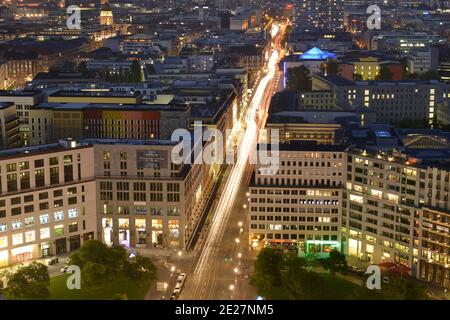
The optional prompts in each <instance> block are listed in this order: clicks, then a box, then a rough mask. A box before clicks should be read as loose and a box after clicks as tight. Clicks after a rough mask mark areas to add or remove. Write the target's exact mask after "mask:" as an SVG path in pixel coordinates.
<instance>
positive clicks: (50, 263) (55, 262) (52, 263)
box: [45, 257, 59, 266]
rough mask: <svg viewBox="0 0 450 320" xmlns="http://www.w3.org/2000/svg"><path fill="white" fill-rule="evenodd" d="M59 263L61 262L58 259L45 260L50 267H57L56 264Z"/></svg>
mask: <svg viewBox="0 0 450 320" xmlns="http://www.w3.org/2000/svg"><path fill="white" fill-rule="evenodd" d="M58 262H59V260H58V257H51V258H48V259H45V263H46V264H47V265H48V266H52V265H55V264H57V263H58Z"/></svg>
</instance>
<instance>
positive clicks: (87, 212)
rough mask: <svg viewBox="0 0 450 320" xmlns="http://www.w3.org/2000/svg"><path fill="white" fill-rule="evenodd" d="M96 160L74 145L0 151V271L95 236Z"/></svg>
mask: <svg viewBox="0 0 450 320" xmlns="http://www.w3.org/2000/svg"><path fill="white" fill-rule="evenodd" d="M93 161H94V152H93V148H92V146H91V147H89V146H77V145H75V144H74V143H73V142H61V143H57V144H52V145H45V146H37V147H27V148H19V149H10V150H5V151H0V178H1V180H0V182H1V183H0V266H6V265H10V264H14V263H19V262H23V261H26V260H30V259H37V258H42V257H45V256H50V255H55V254H63V253H66V252H71V251H73V250H76V249H78V248H79V247H80V245H81V244H82V243H83V242H84V241H86V240H88V239H93V238H94V237H95V228H96V223H95V221H96V199H95V181H94V171H93V168H92V166H89V165H86V164H90V163H93ZM82 163H83V166H82V165H81V164H82Z"/></svg>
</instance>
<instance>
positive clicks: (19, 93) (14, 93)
mask: <svg viewBox="0 0 450 320" xmlns="http://www.w3.org/2000/svg"><path fill="white" fill-rule="evenodd" d="M40 93H41V91H39V90H0V96H2V97H8V96H9V97H34V96H35V95H38V94H40Z"/></svg>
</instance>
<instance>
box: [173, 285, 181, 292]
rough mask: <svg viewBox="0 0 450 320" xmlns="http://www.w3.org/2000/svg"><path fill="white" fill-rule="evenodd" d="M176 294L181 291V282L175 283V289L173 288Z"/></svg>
mask: <svg viewBox="0 0 450 320" xmlns="http://www.w3.org/2000/svg"><path fill="white" fill-rule="evenodd" d="M173 293H174V294H180V293H181V283H177V284H176V285H175V289H174V290H173Z"/></svg>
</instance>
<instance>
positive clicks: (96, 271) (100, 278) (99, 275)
mask: <svg viewBox="0 0 450 320" xmlns="http://www.w3.org/2000/svg"><path fill="white" fill-rule="evenodd" d="M112 277H113V274H111V273H108V269H107V267H106V266H105V265H103V264H100V263H96V262H91V261H88V262H86V263H85V265H84V267H83V269H81V279H82V281H83V283H84V284H85V285H86V286H88V287H93V286H98V285H101V284H102V283H104V282H105V281H106V280H107V279H108V278H112Z"/></svg>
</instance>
